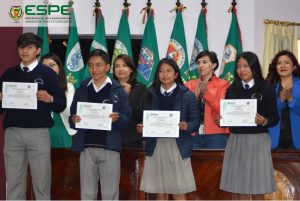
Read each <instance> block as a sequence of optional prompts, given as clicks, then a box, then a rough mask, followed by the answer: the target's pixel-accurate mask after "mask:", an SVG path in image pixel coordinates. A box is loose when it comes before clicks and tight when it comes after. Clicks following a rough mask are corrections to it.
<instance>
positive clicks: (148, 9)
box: [146, 0, 152, 16]
mask: <svg viewBox="0 0 300 201" xmlns="http://www.w3.org/2000/svg"><path fill="white" fill-rule="evenodd" d="M146 5H147V16H149V14H150V11H151V6H152V3H151V0H148V1H147V4H146Z"/></svg>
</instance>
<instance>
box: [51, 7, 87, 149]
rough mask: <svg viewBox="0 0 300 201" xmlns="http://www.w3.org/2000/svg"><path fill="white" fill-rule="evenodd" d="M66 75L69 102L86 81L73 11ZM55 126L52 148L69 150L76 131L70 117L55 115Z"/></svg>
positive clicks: (52, 132) (65, 67)
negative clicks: (82, 82) (72, 126)
mask: <svg viewBox="0 0 300 201" xmlns="http://www.w3.org/2000/svg"><path fill="white" fill-rule="evenodd" d="M64 69H65V73H66V79H67V82H68V91H67V92H66V96H67V101H70V99H72V97H73V95H74V92H75V88H77V87H78V86H79V84H80V82H81V81H82V80H83V79H84V64H83V59H82V55H81V50H80V45H79V40H78V31H77V26H76V19H75V14H74V11H73V10H72V11H71V23H70V27H69V38H68V46H67V51H66V58H65V66H64ZM53 119H54V122H55V124H54V126H53V127H52V128H50V138H51V146H52V147H63V148H69V147H71V145H72V137H71V136H70V135H72V134H74V130H71V129H70V127H69V124H68V116H67V115H64V112H62V113H61V114H57V113H54V115H53Z"/></svg>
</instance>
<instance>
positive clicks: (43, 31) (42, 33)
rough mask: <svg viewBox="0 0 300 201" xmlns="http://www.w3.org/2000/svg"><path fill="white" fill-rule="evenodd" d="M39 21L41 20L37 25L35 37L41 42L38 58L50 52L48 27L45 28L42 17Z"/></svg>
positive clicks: (44, 20) (44, 21) (45, 24)
mask: <svg viewBox="0 0 300 201" xmlns="http://www.w3.org/2000/svg"><path fill="white" fill-rule="evenodd" d="M40 20H41V22H40V23H39V27H38V30H37V35H38V36H39V37H40V38H41V39H42V40H43V43H42V48H41V49H42V50H41V54H40V56H44V55H45V54H48V53H49V52H50V50H49V36H48V26H47V23H46V18H45V17H42V18H41V19H40Z"/></svg>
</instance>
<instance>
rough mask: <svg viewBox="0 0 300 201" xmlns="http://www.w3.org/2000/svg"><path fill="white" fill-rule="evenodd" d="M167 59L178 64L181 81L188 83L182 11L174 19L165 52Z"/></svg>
mask: <svg viewBox="0 0 300 201" xmlns="http://www.w3.org/2000/svg"><path fill="white" fill-rule="evenodd" d="M167 57H169V58H171V59H173V60H174V61H175V62H176V63H177V64H178V66H179V69H180V74H181V78H182V81H183V82H187V81H189V79H190V78H189V74H188V73H189V72H188V69H189V62H188V55H187V48H186V40H185V32H184V25H183V19H182V9H178V11H177V13H176V19H175V23H174V26H173V31H172V34H171V39H170V42H169V46H168V50H167Z"/></svg>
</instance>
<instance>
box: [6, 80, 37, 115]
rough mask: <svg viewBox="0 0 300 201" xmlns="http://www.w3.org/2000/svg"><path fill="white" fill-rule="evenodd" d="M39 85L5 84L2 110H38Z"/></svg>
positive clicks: (23, 83)
mask: <svg viewBox="0 0 300 201" xmlns="http://www.w3.org/2000/svg"><path fill="white" fill-rule="evenodd" d="M37 89H38V84H37V83H25V82H3V85H2V94H3V98H2V108H13V109H31V110H36V109H37V97H36V92H37Z"/></svg>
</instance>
